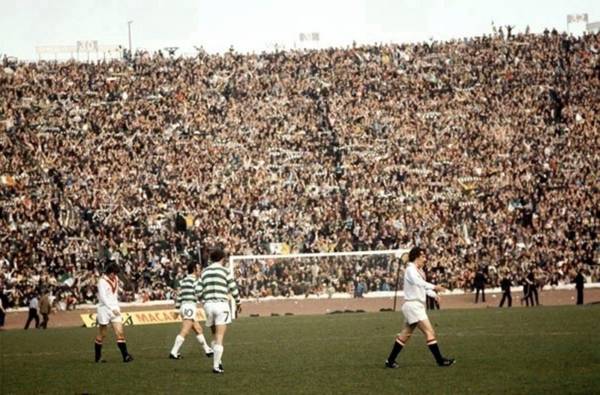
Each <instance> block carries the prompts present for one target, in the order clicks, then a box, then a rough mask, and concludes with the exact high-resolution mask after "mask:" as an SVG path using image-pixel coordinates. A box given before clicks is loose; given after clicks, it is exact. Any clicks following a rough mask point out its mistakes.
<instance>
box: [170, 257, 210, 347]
mask: <svg viewBox="0 0 600 395" xmlns="http://www.w3.org/2000/svg"><path fill="white" fill-rule="evenodd" d="M187 272H188V275H187V276H186V277H185V278H184V279H183V280H181V287H180V289H179V295H178V296H177V302H176V303H175V308H176V309H179V315H180V316H181V320H182V322H181V331H180V332H179V334H178V335H177V337H176V338H175V344H174V345H173V348H172V349H171V352H170V354H169V358H170V359H180V358H181V355H180V354H179V349H180V348H181V346H182V345H183V342H184V341H185V337H186V336H187V335H188V333H190V330H193V331H194V332H196V339H198V342H199V343H200V345H201V346H202V348H203V349H204V353H205V354H206V356H207V357H212V356H213V350H212V349H211V348H210V347H209V346H208V345H207V344H206V339H205V338H204V335H203V334H202V327H201V326H200V324H199V323H198V322H197V321H196V304H197V303H198V296H199V293H200V292H199V291H200V290H201V287H200V286H199V283H200V279H199V278H198V274H199V273H198V265H196V264H195V263H190V264H189V265H188V266H187Z"/></svg>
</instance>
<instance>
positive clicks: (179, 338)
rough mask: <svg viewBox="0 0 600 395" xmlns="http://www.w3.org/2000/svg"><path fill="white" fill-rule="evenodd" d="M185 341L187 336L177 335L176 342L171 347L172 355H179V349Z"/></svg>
mask: <svg viewBox="0 0 600 395" xmlns="http://www.w3.org/2000/svg"><path fill="white" fill-rule="evenodd" d="M184 341H185V337H183V336H181V335H177V337H176V338H175V344H174V345H173V348H172V349H171V355H173V356H178V355H179V349H180V348H181V345H182V344H183V342H184Z"/></svg>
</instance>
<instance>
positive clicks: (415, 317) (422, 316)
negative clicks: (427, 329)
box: [402, 300, 429, 325]
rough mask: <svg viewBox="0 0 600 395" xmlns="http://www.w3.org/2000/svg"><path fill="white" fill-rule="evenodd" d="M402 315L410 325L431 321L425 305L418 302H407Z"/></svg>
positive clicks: (403, 306)
mask: <svg viewBox="0 0 600 395" xmlns="http://www.w3.org/2000/svg"><path fill="white" fill-rule="evenodd" d="M402 314H404V321H406V323H407V324H408V325H412V324H416V323H417V322H419V321H425V320H428V319H429V317H427V311H426V310H425V304H423V303H421V302H419V301H417V300H411V301H408V302H405V303H404V304H403V305H402Z"/></svg>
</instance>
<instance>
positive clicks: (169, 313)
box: [81, 307, 206, 328]
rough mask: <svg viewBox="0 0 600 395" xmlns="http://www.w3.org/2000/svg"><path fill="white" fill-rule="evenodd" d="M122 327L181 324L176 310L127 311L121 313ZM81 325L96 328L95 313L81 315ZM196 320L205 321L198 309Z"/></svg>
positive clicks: (199, 308)
mask: <svg viewBox="0 0 600 395" xmlns="http://www.w3.org/2000/svg"><path fill="white" fill-rule="evenodd" d="M121 315H122V316H123V325H126V326H130V325H153V324H169V323H172V322H181V316H180V315H179V312H178V311H177V310H147V311H128V312H122V313H121ZM81 319H82V320H83V323H84V324H85V326H86V327H88V328H93V327H95V326H97V325H98V324H97V323H96V313H90V314H81ZM196 320H197V321H205V320H206V316H205V315H204V309H202V308H201V307H198V308H197V310H196Z"/></svg>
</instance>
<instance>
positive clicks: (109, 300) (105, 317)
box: [94, 264, 133, 362]
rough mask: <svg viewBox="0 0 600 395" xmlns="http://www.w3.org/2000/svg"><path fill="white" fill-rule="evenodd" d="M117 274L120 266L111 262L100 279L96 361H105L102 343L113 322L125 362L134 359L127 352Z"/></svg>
mask: <svg viewBox="0 0 600 395" xmlns="http://www.w3.org/2000/svg"><path fill="white" fill-rule="evenodd" d="M117 274H119V267H118V266H117V265H115V264H111V265H109V266H108V268H107V269H106V273H105V274H104V275H103V276H102V277H100V280H98V294H97V296H98V307H97V314H96V322H97V324H98V335H97V336H96V341H95V342H94V351H95V361H96V362H104V361H103V360H102V344H103V343H104V338H105V337H106V333H107V332H108V324H111V325H112V327H113V330H114V331H115V336H116V338H117V346H118V347H119V351H121V355H122V356H123V362H131V361H133V357H132V356H131V354H129V353H128V352H127V344H126V342H125V333H124V331H123V318H122V317H121V309H120V308H119V299H118V295H119V277H118V276H117Z"/></svg>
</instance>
